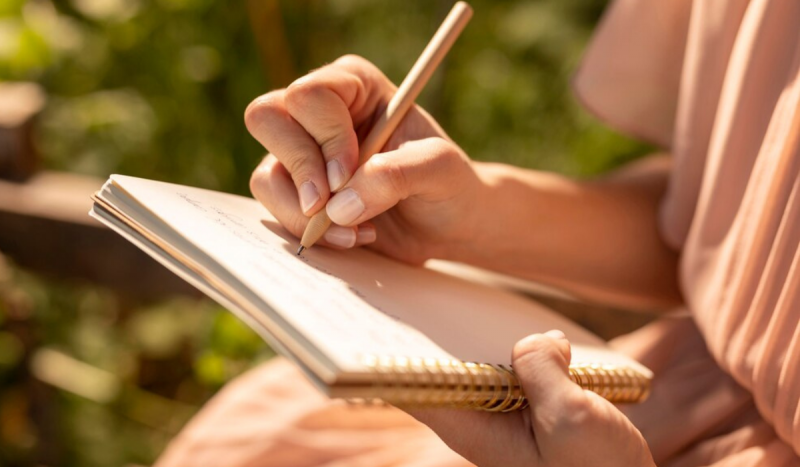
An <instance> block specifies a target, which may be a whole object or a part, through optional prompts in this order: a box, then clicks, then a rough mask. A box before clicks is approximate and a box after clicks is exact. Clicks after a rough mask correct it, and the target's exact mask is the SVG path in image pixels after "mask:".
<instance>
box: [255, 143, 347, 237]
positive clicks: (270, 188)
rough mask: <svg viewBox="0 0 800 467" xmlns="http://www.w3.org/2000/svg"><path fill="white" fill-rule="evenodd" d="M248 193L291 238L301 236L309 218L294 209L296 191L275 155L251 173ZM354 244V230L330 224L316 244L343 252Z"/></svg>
mask: <svg viewBox="0 0 800 467" xmlns="http://www.w3.org/2000/svg"><path fill="white" fill-rule="evenodd" d="M250 191H251V192H252V193H253V196H254V197H255V198H256V199H257V200H258V201H259V202H261V204H263V205H264V207H266V208H267V210H269V212H271V213H272V215H273V216H275V218H276V219H277V220H278V222H280V223H281V225H283V226H284V227H285V228H286V230H288V231H289V232H290V233H291V234H292V235H294V236H296V237H298V238H299V237H301V236H302V235H303V232H304V231H305V228H306V225H307V224H308V221H309V219H308V218H307V217H306V216H304V215H303V214H302V212H301V211H300V209H299V208H298V207H297V191H296V190H295V189H294V185H293V183H292V180H291V177H290V176H289V172H288V171H287V170H286V167H284V166H283V164H282V163H281V162H280V161H278V160H277V158H276V157H275V156H274V155H269V156H267V157H265V158H264V160H263V161H262V162H261V164H260V165H259V166H258V168H257V169H256V170H255V171H254V172H253V176H252V178H251V179H250ZM356 241H357V233H356V229H355V228H353V227H342V226H338V225H332V226H331V227H330V228H329V229H328V231H327V232H325V236H324V237H323V238H322V241H320V242H319V244H321V245H325V246H328V247H331V248H336V249H344V248H352V247H353V246H354V245H355V244H356Z"/></svg>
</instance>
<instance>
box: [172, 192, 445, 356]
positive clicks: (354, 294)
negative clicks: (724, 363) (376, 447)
mask: <svg viewBox="0 0 800 467" xmlns="http://www.w3.org/2000/svg"><path fill="white" fill-rule="evenodd" d="M176 194H177V196H178V197H180V198H181V199H182V200H183V201H184V202H185V203H187V204H188V205H189V206H191V207H192V208H193V210H195V211H196V212H197V213H200V214H202V216H203V217H204V218H206V219H208V220H211V221H212V222H213V223H214V225H215V226H216V227H218V228H219V230H220V231H221V232H220V233H216V234H215V238H216V239H217V241H220V242H222V241H227V242H230V243H236V244H238V247H240V248H231V251H239V252H240V253H241V254H238V255H237V254H232V255H229V256H226V258H225V260H226V263H230V267H231V268H233V269H235V270H236V271H238V272H240V273H241V274H240V277H242V278H243V279H244V278H246V279H247V281H248V282H250V284H249V285H250V286H251V287H252V288H253V289H254V290H256V291H257V292H260V295H261V296H262V297H264V298H265V300H267V301H268V302H269V303H271V304H273V305H274V308H276V309H280V310H286V311H287V312H286V313H282V315H284V314H285V315H286V318H287V319H289V320H290V321H292V322H294V323H295V324H296V325H297V327H298V328H299V329H300V330H301V331H302V332H304V333H305V334H307V335H309V334H310V336H309V337H310V338H311V339H312V340H314V341H315V342H317V343H320V344H325V343H328V344H329V345H328V346H326V347H328V348H329V349H330V350H332V351H336V352H341V351H350V352H357V353H361V352H363V351H365V350H368V351H371V352H374V353H382V354H400V355H407V354H409V352H414V351H420V350H421V348H424V347H427V346H429V345H430V342H429V341H428V340H427V339H426V338H425V337H424V336H422V335H421V334H419V333H418V332H416V330H413V329H412V328H409V327H408V326H406V325H404V324H403V323H400V322H398V320H397V318H396V317H394V316H391V315H387V314H385V313H383V310H380V308H379V307H377V306H375V305H374V304H370V303H368V301H367V300H368V297H369V296H375V295H376V294H377V293H378V291H377V290H376V287H377V286H375V285H374V284H369V283H361V284H359V286H356V285H354V284H353V283H352V281H348V277H347V269H346V268H345V269H344V270H342V268H338V270H337V272H338V273H339V274H338V275H334V274H332V273H331V271H330V270H329V269H328V268H326V267H325V265H324V264H320V263H319V262H318V261H312V260H310V259H308V258H298V257H297V256H295V255H294V254H293V253H292V252H291V250H293V249H294V246H290V245H289V244H288V242H289V241H294V239H292V238H291V237H290V235H289V234H288V233H287V232H285V231H284V230H283V229H282V228H280V227H278V226H277V224H275V225H270V224H271V223H268V222H266V221H264V222H261V220H260V219H257V218H253V216H252V215H248V214H251V213H238V212H236V210H235V206H227V205H225V206H220V205H217V203H215V202H213V201H211V200H207V199H200V198H199V197H198V196H192V195H189V194H187V193H185V192H178V193H176ZM222 235H225V236H227V237H228V238H226V239H223V238H222ZM327 253H331V252H327ZM339 255H340V256H341V255H342V254H341V253H340V254H339ZM317 256H318V257H320V256H324V255H322V254H321V253H318V254H317ZM226 266H228V265H226ZM362 282H363V281H362ZM376 309H377V310H378V311H381V312H382V313H376V312H375V310H376ZM331 343H333V344H331ZM333 346H335V347H336V348H335V349H334V348H331V347H333ZM409 349H414V351H412V350H409ZM414 353H415V352H414Z"/></svg>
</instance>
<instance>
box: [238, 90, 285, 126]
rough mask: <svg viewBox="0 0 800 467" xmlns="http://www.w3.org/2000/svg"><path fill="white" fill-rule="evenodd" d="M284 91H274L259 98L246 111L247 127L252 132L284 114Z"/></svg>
mask: <svg viewBox="0 0 800 467" xmlns="http://www.w3.org/2000/svg"><path fill="white" fill-rule="evenodd" d="M284 92H285V91H283V90H278V91H272V92H269V93H267V94H264V95H263V96H259V97H257V98H256V99H255V100H253V102H251V103H250V104H249V105H248V106H247V109H245V111H244V122H245V126H247V128H248V129H249V130H250V131H251V132H252V131H253V130H254V129H256V128H258V127H259V126H260V125H261V124H262V123H264V122H265V121H268V120H270V119H271V118H274V117H276V116H278V115H282V114H283V112H284V107H283V100H284Z"/></svg>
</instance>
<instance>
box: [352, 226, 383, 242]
mask: <svg viewBox="0 0 800 467" xmlns="http://www.w3.org/2000/svg"><path fill="white" fill-rule="evenodd" d="M377 238H378V232H376V231H375V227H373V226H371V225H362V226H360V227H359V228H358V232H357V233H356V243H358V244H359V245H366V244H367V243H372V242H374V241H375V240H376V239H377Z"/></svg>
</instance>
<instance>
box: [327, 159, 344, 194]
mask: <svg viewBox="0 0 800 467" xmlns="http://www.w3.org/2000/svg"><path fill="white" fill-rule="evenodd" d="M325 167H326V169H327V170H328V185H330V187H331V191H336V190H338V189H339V188H341V187H342V185H344V184H345V182H346V181H347V180H345V179H344V168H342V164H340V163H339V161H336V160H333V161H330V162H328V163H327V164H326V165H325Z"/></svg>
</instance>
